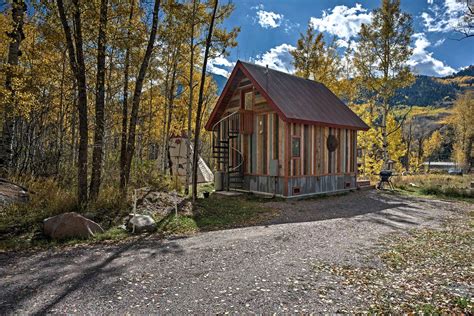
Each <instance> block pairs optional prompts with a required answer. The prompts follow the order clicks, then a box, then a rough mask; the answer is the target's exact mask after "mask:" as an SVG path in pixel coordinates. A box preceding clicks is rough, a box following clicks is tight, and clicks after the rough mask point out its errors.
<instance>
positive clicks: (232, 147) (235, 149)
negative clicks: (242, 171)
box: [229, 146, 244, 171]
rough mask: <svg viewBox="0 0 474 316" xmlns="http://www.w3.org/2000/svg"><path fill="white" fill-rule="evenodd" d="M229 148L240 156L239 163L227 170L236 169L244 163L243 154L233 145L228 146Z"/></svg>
mask: <svg viewBox="0 0 474 316" xmlns="http://www.w3.org/2000/svg"><path fill="white" fill-rule="evenodd" d="M230 149H233V150H234V151H236V152H237V153H238V154H239V155H240V157H241V159H240V164H238V165H237V166H235V167H233V168H230V169H229V171H234V170H237V169H238V168H240V167H241V166H242V165H243V164H244V154H243V153H242V152H241V151H240V150H238V149H237V148H235V147H234V146H230Z"/></svg>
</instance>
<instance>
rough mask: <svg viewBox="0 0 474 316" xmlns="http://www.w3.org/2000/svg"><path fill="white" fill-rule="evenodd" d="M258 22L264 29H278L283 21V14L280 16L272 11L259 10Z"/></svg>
mask: <svg viewBox="0 0 474 316" xmlns="http://www.w3.org/2000/svg"><path fill="white" fill-rule="evenodd" d="M257 21H258V24H260V26H261V27H263V28H264V29H268V28H272V29H274V28H277V27H279V26H280V25H281V23H282V21H283V14H278V13H275V12H271V11H264V10H258V11H257Z"/></svg>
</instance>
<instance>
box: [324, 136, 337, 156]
mask: <svg viewBox="0 0 474 316" xmlns="http://www.w3.org/2000/svg"><path fill="white" fill-rule="evenodd" d="M338 145H339V141H338V140H337V137H336V136H334V135H329V136H328V138H327V140H326V147H327V148H328V150H329V152H333V151H335V150H336V149H337V146H338Z"/></svg>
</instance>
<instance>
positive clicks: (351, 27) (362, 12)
mask: <svg viewBox="0 0 474 316" xmlns="http://www.w3.org/2000/svg"><path fill="white" fill-rule="evenodd" d="M371 20H372V13H371V12H368V11H367V9H364V8H363V7H362V5H361V4H359V3H356V5H355V7H351V8H349V7H346V6H345V5H338V6H335V7H334V8H333V9H332V10H328V11H326V10H324V11H323V16H322V17H321V18H315V17H312V18H311V20H310V23H311V25H312V26H313V27H314V28H315V29H316V30H318V31H320V32H328V33H329V34H332V35H336V36H337V37H339V38H341V39H344V40H345V41H346V42H347V41H348V40H349V39H350V38H352V37H355V36H357V34H358V33H359V30H360V27H361V25H362V24H363V23H365V24H367V23H370V22H371Z"/></svg>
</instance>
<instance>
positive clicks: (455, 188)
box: [392, 174, 474, 203]
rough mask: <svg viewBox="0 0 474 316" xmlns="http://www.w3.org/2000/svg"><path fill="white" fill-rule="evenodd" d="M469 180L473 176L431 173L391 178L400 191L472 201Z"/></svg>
mask: <svg viewBox="0 0 474 316" xmlns="http://www.w3.org/2000/svg"><path fill="white" fill-rule="evenodd" d="M471 181H473V178H472V177H471V176H469V175H465V176H450V175H433V174H429V175H425V174H423V175H412V176H398V177H395V178H394V179H393V180H392V182H393V184H394V185H395V187H396V188H397V189H399V190H401V191H402V193H408V194H411V195H417V196H428V197H437V198H443V199H451V200H462V201H466V202H470V203H473V202H474V195H473V193H472V192H471V190H470V183H471Z"/></svg>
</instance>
